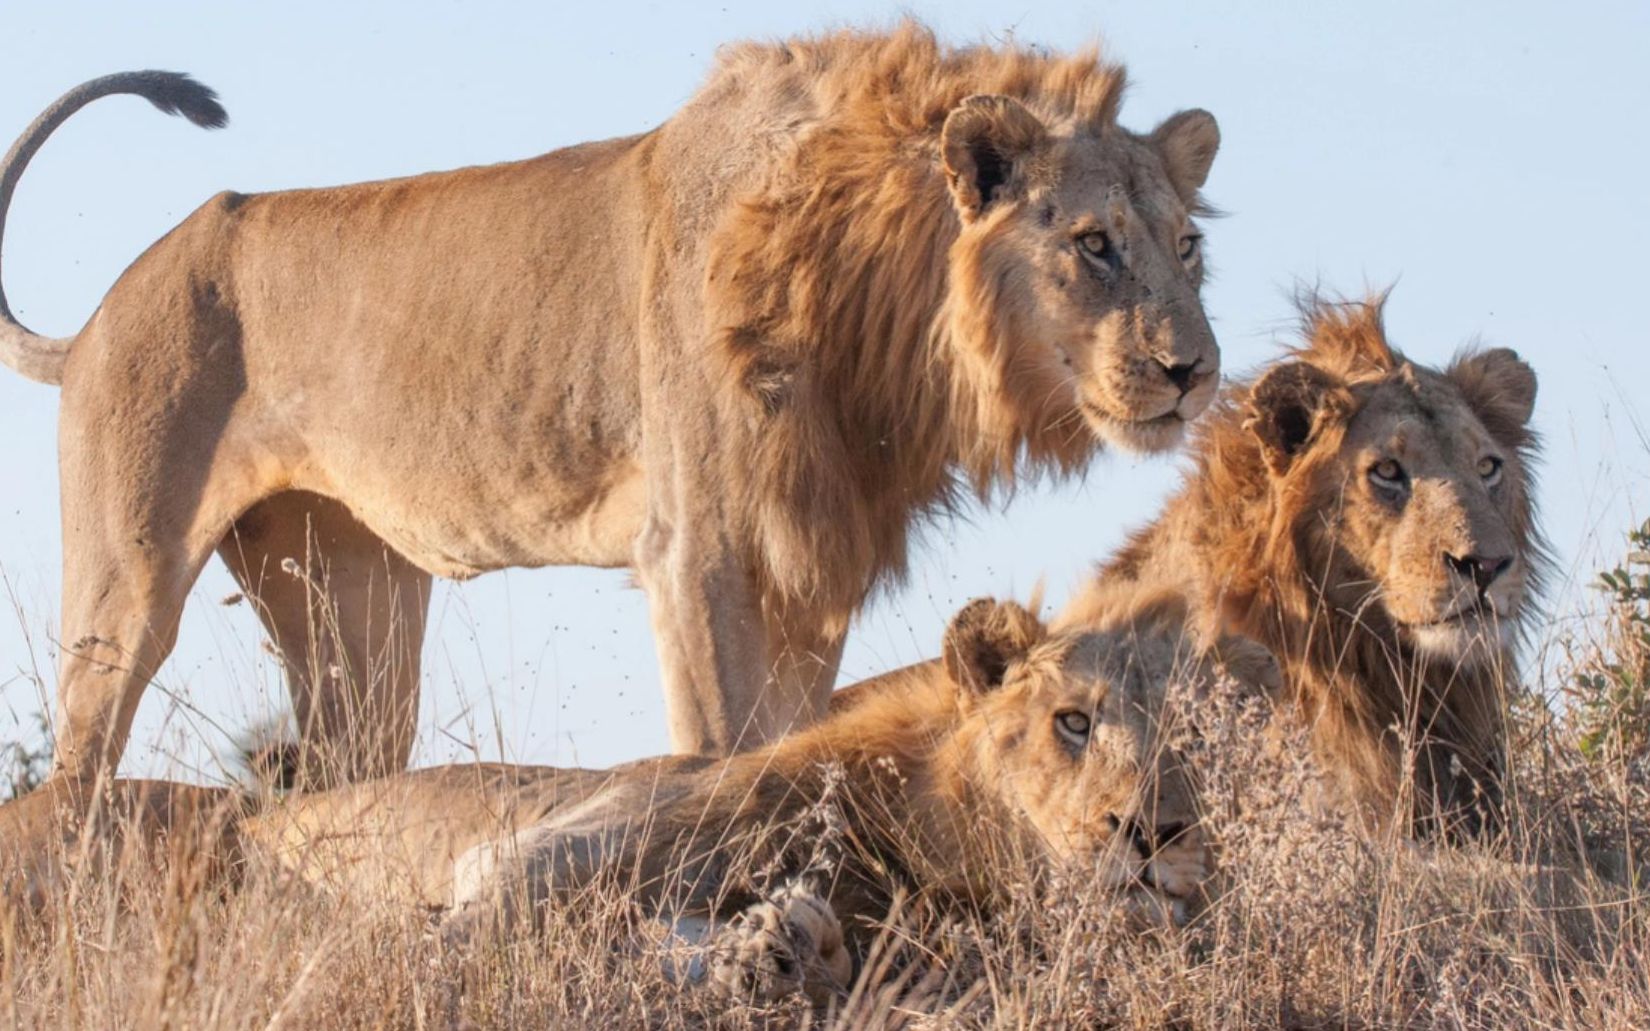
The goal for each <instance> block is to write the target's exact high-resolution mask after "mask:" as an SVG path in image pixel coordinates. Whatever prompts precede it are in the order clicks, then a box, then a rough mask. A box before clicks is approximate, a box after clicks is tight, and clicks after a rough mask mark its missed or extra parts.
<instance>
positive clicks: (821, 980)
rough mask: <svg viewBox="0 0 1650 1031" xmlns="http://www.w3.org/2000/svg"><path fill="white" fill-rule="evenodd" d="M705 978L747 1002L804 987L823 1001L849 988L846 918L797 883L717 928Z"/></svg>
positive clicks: (811, 996)
mask: <svg viewBox="0 0 1650 1031" xmlns="http://www.w3.org/2000/svg"><path fill="white" fill-rule="evenodd" d="M707 945H708V946H709V961H708V963H707V970H706V976H705V981H706V984H707V985H708V986H709V987H710V988H712V989H713V990H715V991H717V992H720V993H723V994H725V995H728V996H729V997H731V998H734V999H738V1000H740V1001H743V1002H752V1003H765V1002H772V1001H774V1000H777V999H781V998H784V997H786V996H788V995H791V994H792V993H795V992H802V993H803V994H805V995H807V997H808V998H809V999H810V1000H811V1001H813V1002H814V1003H815V1004H816V1005H823V1004H824V1003H825V1002H826V1001H827V1000H829V999H830V998H832V997H833V996H836V995H840V994H841V993H842V992H844V991H846V990H847V988H848V984H849V981H850V980H851V978H852V977H853V972H854V963H853V957H852V956H850V955H849V954H848V948H847V945H846V943H845V942H844V940H843V935H842V923H841V921H840V920H838V919H837V915H836V912H835V911H834V910H833V909H832V908H831V904H830V902H829V901H827V900H826V899H825V898H824V897H823V896H821V895H820V894H819V893H817V892H816V891H814V890H813V889H812V888H811V887H809V886H808V885H806V884H803V883H802V882H793V883H791V884H789V885H786V886H785V887H784V888H782V889H780V890H779V891H778V892H776V893H775V894H774V895H772V896H771V897H769V898H767V899H764V900H763V901H761V902H758V903H755V904H754V905H752V906H750V907H748V908H746V909H745V910H743V911H742V912H740V913H738V914H737V915H735V916H734V917H733V919H732V920H730V921H728V922H727V923H726V924H723V925H722V926H721V927H719V928H716V929H714V930H713V931H712V932H711V934H710V939H709V941H708V942H707Z"/></svg>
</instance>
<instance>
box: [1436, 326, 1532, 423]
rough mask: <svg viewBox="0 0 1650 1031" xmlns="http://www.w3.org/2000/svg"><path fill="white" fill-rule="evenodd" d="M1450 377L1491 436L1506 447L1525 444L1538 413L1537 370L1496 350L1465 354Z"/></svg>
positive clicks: (1507, 351) (1511, 353) (1504, 350)
mask: <svg viewBox="0 0 1650 1031" xmlns="http://www.w3.org/2000/svg"><path fill="white" fill-rule="evenodd" d="M1447 375H1448V376H1449V378H1450V379H1451V380H1453V381H1454V382H1455V385H1456V387H1457V388H1458V389H1460V391H1461V394H1462V396H1463V397H1465V398H1466V399H1467V404H1469V405H1471V406H1472V410H1473V412H1474V414H1476V415H1477V416H1478V418H1479V419H1480V420H1481V421H1482V422H1483V423H1484V428H1485V429H1487V430H1489V431H1490V435H1491V436H1493V437H1494V438H1495V439H1496V440H1498V441H1500V442H1501V443H1502V444H1503V445H1505V446H1507V447H1520V446H1522V445H1523V444H1524V442H1525V439H1526V438H1527V437H1528V435H1529V434H1528V432H1527V427H1528V425H1529V422H1530V415H1531V414H1532V413H1534V411H1535V370H1534V369H1532V368H1530V366H1529V365H1528V364H1527V363H1525V361H1524V360H1523V359H1522V358H1519V357H1518V352H1516V351H1513V350H1511V349H1509V348H1505V347H1497V348H1493V349H1491V350H1488V351H1475V352H1472V353H1469V354H1464V355H1461V356H1460V357H1458V358H1456V359H1455V361H1454V362H1452V363H1451V364H1450V367H1449V370H1448V372H1447Z"/></svg>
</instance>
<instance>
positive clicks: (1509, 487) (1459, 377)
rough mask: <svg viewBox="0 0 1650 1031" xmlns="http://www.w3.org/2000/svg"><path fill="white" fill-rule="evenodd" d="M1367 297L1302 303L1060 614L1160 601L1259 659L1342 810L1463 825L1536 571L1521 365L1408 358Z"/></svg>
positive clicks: (1498, 716) (1481, 790) (1488, 762)
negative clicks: (1305, 733) (1158, 503)
mask: <svg viewBox="0 0 1650 1031" xmlns="http://www.w3.org/2000/svg"><path fill="white" fill-rule="evenodd" d="M1382 303H1383V301H1382V300H1376V301H1371V302H1367V303H1352V304H1334V303H1327V302H1322V301H1316V300H1313V301H1309V302H1308V303H1307V304H1306V307H1305V319H1304V337H1305V342H1304V344H1303V345H1302V346H1301V347H1300V348H1299V349H1298V350H1296V351H1295V352H1294V353H1293V354H1291V355H1290V356H1289V357H1287V358H1285V359H1284V360H1282V361H1280V362H1277V363H1275V364H1273V365H1272V366H1271V367H1269V368H1268V369H1266V370H1265V371H1264V372H1263V373H1262V374H1261V375H1260V376H1258V377H1257V378H1255V379H1253V380H1250V381H1248V382H1243V383H1238V384H1235V385H1233V386H1231V387H1229V388H1228V389H1227V390H1226V391H1225V392H1224V393H1223V395H1222V397H1221V399H1220V400H1219V401H1218V402H1217V404H1216V407H1215V410H1214V411H1213V413H1212V414H1211V415H1210V416H1209V417H1208V418H1207V419H1205V420H1204V421H1203V423H1202V424H1201V425H1200V426H1199V428H1198V430H1197V433H1196V437H1195V442H1194V444H1193V447H1192V456H1193V461H1194V466H1193V471H1192V472H1191V473H1190V474H1189V475H1188V476H1187V478H1186V480H1185V483H1184V484H1183V486H1182V487H1181V488H1180V490H1179V492H1178V493H1177V494H1176V495H1175V496H1174V497H1173V498H1172V499H1171V500H1170V501H1169V503H1168V505H1167V507H1166V508H1165V510H1164V512H1163V514H1162V515H1161V516H1159V518H1158V519H1157V521H1156V522H1155V523H1153V524H1151V525H1150V526H1148V527H1146V528H1145V529H1143V530H1141V531H1139V532H1137V533H1136V534H1135V535H1134V536H1133V537H1132V538H1131V539H1130V541H1129V542H1128V544H1127V545H1126V546H1125V547H1124V548H1123V549H1122V551H1121V552H1119V553H1118V554H1117V555H1116V556H1115V557H1114V558H1112V559H1111V560H1110V561H1109V562H1107V563H1106V564H1105V565H1104V566H1103V567H1102V568H1101V569H1100V571H1099V575H1098V576H1097V577H1096V579H1095V580H1094V581H1093V583H1092V585H1091V586H1090V587H1089V589H1088V591H1087V593H1086V594H1085V595H1081V596H1079V597H1078V598H1077V599H1076V600H1074V602H1073V603H1072V604H1071V606H1070V607H1069V608H1068V610H1067V611H1066V612H1065V613H1064V614H1063V615H1062V617H1061V622H1062V624H1063V625H1068V626H1072V625H1078V626H1080V625H1082V624H1084V623H1085V622H1087V621H1090V620H1093V619H1096V618H1100V616H1101V614H1103V613H1114V612H1115V611H1116V610H1118V609H1120V608H1121V609H1125V610H1126V609H1127V607H1128V605H1129V604H1130V601H1129V599H1130V597H1131V595H1133V594H1134V593H1135V592H1138V591H1140V590H1142V589H1147V590H1149V591H1151V592H1154V593H1155V592H1162V591H1171V592H1174V593H1178V594H1179V595H1180V596H1181V597H1182V599H1183V601H1184V603H1185V604H1186V605H1187V606H1188V608H1189V609H1190V610H1191V611H1192V612H1193V613H1195V616H1196V619H1197V620H1198V621H1199V622H1200V623H1201V624H1202V625H1203V626H1204V627H1205V628H1218V629H1219V630H1221V631H1223V632H1230V633H1239V634H1244V635H1247V636H1249V637H1252V638H1253V639H1255V640H1257V641H1260V642H1263V643H1265V644H1266V645H1267V646H1268V647H1270V648H1271V649H1272V651H1273V652H1274V653H1275V654H1276V655H1277V657H1278V659H1279V661H1280V663H1281V664H1282V667H1283V671H1284V681H1285V684H1286V696H1287V697H1288V699H1289V700H1290V701H1292V702H1293V703H1294V705H1295V706H1296V707H1297V708H1298V711H1299V713H1300V715H1301V716H1302V717H1304V719H1305V721H1306V723H1307V725H1308V727H1309V730H1310V735H1311V740H1312V742H1313V746H1314V749H1315V750H1316V752H1317V757H1318V759H1319V760H1320V762H1321V764H1322V765H1323V766H1324V768H1325V769H1326V771H1327V772H1328V773H1329V774H1330V780H1331V781H1332V786H1333V787H1334V788H1336V790H1337V792H1338V793H1339V794H1340V796H1341V800H1342V801H1343V802H1351V803H1353V804H1354V806H1356V807H1358V808H1361V809H1362V811H1363V812H1364V813H1365V814H1367V815H1369V816H1372V817H1374V818H1376V819H1377V820H1378V821H1381V822H1382V823H1386V824H1388V825H1391V822H1392V821H1393V819H1394V818H1396V824H1397V826H1400V827H1402V828H1405V829H1409V830H1415V831H1419V832H1423V833H1429V832H1434V831H1444V832H1446V833H1450V834H1476V833H1480V832H1482V831H1483V830H1485V829H1486V827H1487V825H1491V824H1493V823H1494V821H1495V818H1496V816H1497V814H1498V809H1499V803H1500V795H1501V781H1502V774H1503V767H1504V759H1505V756H1504V751H1505V721H1506V711H1507V702H1508V690H1509V685H1513V684H1515V675H1516V674H1515V663H1514V647H1515V645H1516V643H1517V640H1518V637H1519V634H1520V631H1521V629H1522V628H1523V626H1524V624H1525V622H1526V617H1527V615H1528V613H1529V606H1528V605H1527V604H1526V595H1527V594H1530V593H1532V591H1533V589H1534V586H1535V585H1536V583H1537V582H1538V580H1539V575H1540V572H1541V570H1542V568H1543V563H1544V559H1545V549H1544V546H1543V543H1542V540H1541V538H1540V536H1539V533H1538V531H1537V527H1536V522H1535V512H1534V505H1533V499H1532V493H1533V483H1532V479H1531V477H1532V475H1533V474H1532V469H1531V461H1532V458H1533V456H1534V454H1535V451H1536V439H1535V436H1534V434H1533V433H1532V431H1531V429H1530V426H1529V419H1530V414H1531V411H1532V409H1533V407H1534V404H1535V391H1536V379H1535V373H1534V372H1533V371H1532V370H1531V369H1530V367H1529V366H1528V365H1526V364H1525V363H1524V362H1522V361H1520V360H1519V358H1518V356H1517V355H1516V354H1515V353H1514V352H1512V351H1510V350H1507V349H1505V348H1495V349H1490V350H1469V351H1466V352H1464V353H1462V354H1460V355H1459V356H1457V357H1456V358H1455V360H1454V361H1453V362H1451V363H1450V365H1449V366H1448V367H1446V368H1444V369H1441V370H1440V369H1433V368H1428V367H1426V366H1423V365H1418V364H1416V363H1414V362H1412V361H1410V360H1408V359H1406V358H1405V357H1404V356H1403V355H1402V354H1401V353H1400V352H1398V351H1397V350H1395V349H1394V348H1393V347H1392V346H1391V345H1390V344H1388V342H1387V339H1386V335H1385V332H1384V329H1383V327H1382V322H1381V307H1382Z"/></svg>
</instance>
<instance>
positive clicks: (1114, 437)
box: [1082, 403, 1186, 455]
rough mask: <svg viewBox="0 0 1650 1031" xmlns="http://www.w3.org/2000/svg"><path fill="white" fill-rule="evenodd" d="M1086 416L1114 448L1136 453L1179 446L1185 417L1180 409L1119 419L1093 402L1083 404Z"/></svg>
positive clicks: (1088, 421)
mask: <svg viewBox="0 0 1650 1031" xmlns="http://www.w3.org/2000/svg"><path fill="white" fill-rule="evenodd" d="M1082 410H1083V418H1084V420H1085V421H1086V422H1087V423H1088V425H1089V428H1090V429H1091V430H1093V431H1094V435H1095V436H1096V437H1099V438H1100V439H1101V440H1102V441H1104V442H1106V443H1107V444H1110V445H1112V446H1113V447H1118V448H1122V449H1123V450H1124V451H1129V452H1132V453H1134V454H1137V455H1155V454H1160V453H1162V452H1164V451H1171V450H1173V449H1174V448H1176V447H1178V446H1180V442H1181V441H1182V440H1183V439H1185V436H1186V420H1185V419H1182V418H1181V417H1180V415H1179V413H1178V412H1170V413H1168V414H1167V415H1159V416H1157V417H1155V418H1151V419H1119V418H1117V417H1116V416H1114V415H1112V414H1110V413H1109V412H1104V411H1101V410H1100V409H1099V408H1098V407H1096V406H1095V405H1092V404H1088V403H1084V404H1083V405H1082Z"/></svg>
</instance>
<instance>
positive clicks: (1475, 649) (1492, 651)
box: [1404, 616, 1512, 666]
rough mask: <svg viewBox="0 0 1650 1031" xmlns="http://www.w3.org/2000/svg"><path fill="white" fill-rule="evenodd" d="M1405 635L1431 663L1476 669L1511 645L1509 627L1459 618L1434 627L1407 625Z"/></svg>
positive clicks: (1467, 617) (1433, 625)
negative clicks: (1459, 665) (1441, 662)
mask: <svg viewBox="0 0 1650 1031" xmlns="http://www.w3.org/2000/svg"><path fill="white" fill-rule="evenodd" d="M1404 629H1405V632H1406V633H1407V634H1408V636H1409V638H1410V640H1411V641H1413V642H1414V644H1415V648H1416V650H1417V651H1419V652H1421V653H1422V654H1423V655H1426V656H1428V657H1430V658H1434V659H1445V660H1448V661H1451V662H1456V663H1459V664H1461V665H1463V666H1478V665H1481V664H1483V663H1485V662H1488V661H1489V660H1490V659H1491V658H1492V657H1494V656H1495V655H1497V654H1499V653H1500V651H1501V649H1503V648H1505V647H1507V646H1508V645H1510V644H1511V643H1512V623H1511V622H1510V621H1501V622H1496V621H1492V620H1489V619H1485V618H1484V617H1481V616H1461V617H1457V618H1454V619H1445V620H1440V621H1439V622H1436V623H1410V624H1408V625H1406V626H1405V628H1404Z"/></svg>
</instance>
